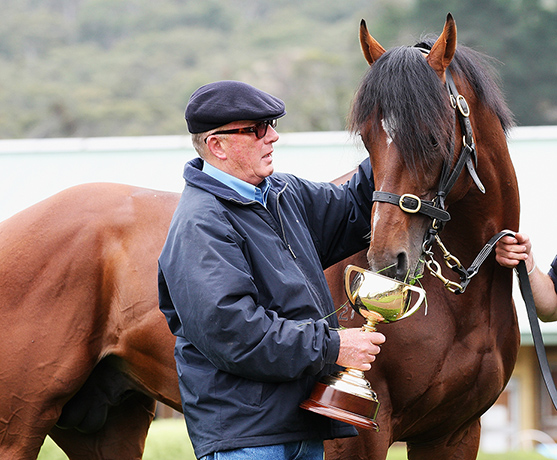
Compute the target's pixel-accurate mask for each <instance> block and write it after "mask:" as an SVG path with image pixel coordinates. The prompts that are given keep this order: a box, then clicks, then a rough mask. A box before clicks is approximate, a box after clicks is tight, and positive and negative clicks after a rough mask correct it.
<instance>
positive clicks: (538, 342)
mask: <svg viewBox="0 0 557 460" xmlns="http://www.w3.org/2000/svg"><path fill="white" fill-rule="evenodd" d="M507 235H508V236H513V237H514V236H515V232H513V231H511V230H503V231H502V232H499V233H497V235H495V236H494V237H493V238H491V239H490V240H489V242H488V243H487V244H486V245H485V246H484V248H483V249H482V251H481V252H480V253H479V254H478V256H477V257H476V259H475V260H474V262H473V263H472V265H471V266H470V268H469V270H471V271H473V274H472V276H473V275H475V274H476V273H477V271H478V270H479V268H480V265H481V264H482V262H483V261H484V260H485V259H486V258H487V256H488V255H489V253H490V252H491V251H492V250H493V248H494V247H495V244H496V243H497V241H499V240H500V239H501V238H503V237H504V236H507ZM516 272H517V274H518V282H519V285H520V294H521V295H522V299H524V304H525V306H526V313H527V314H528V322H529V323H530V331H531V332H532V338H533V339H534V348H535V349H536V355H537V357H538V364H539V366H540V372H541V374H542V378H543V381H544V383H545V387H546V388H547V392H548V393H549V397H550V398H551V402H552V403H553V407H555V409H557V388H556V387H555V382H554V381H553V376H552V375H551V369H550V367H549V362H548V360H547V354H546V353H545V345H544V342H543V336H542V332H541V329H540V323H539V319H538V315H537V314H536V303H535V302H534V295H533V293H532V286H531V285H530V278H529V277H528V270H527V269H526V263H525V262H524V261H523V260H521V261H520V262H519V263H518V266H517V267H516Z"/></svg>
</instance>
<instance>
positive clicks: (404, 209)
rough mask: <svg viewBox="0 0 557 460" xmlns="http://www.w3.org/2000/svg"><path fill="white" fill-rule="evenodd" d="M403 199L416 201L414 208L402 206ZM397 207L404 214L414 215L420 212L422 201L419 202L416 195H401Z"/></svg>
mask: <svg viewBox="0 0 557 460" xmlns="http://www.w3.org/2000/svg"><path fill="white" fill-rule="evenodd" d="M405 198H410V199H412V200H416V208H408V207H406V206H405V204H404V199H405ZM398 207H399V208H400V209H402V210H403V211H404V212H407V213H409V214H416V213H417V212H419V211H420V209H421V208H422V200H420V198H419V197H417V196H416V195H412V194H411V193H405V194H404V195H402V196H401V197H400V199H399V200H398Z"/></svg>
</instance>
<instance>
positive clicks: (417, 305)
mask: <svg viewBox="0 0 557 460" xmlns="http://www.w3.org/2000/svg"><path fill="white" fill-rule="evenodd" d="M405 288H406V290H407V291H414V292H417V293H418V299H417V300H416V303H415V304H414V306H413V307H412V308H410V309H409V310H408V311H407V312H406V313H404V315H402V316H401V317H400V318H399V319H404V318H407V317H409V316H410V315H413V314H414V313H416V310H417V309H418V308H420V306H421V305H422V302H423V301H424V299H425V291H424V290H423V289H422V288H420V287H417V286H412V285H411V284H407V285H406V286H405Z"/></svg>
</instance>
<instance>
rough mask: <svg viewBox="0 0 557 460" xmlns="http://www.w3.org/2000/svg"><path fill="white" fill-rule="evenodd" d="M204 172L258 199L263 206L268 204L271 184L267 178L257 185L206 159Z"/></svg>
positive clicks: (239, 191)
mask: <svg viewBox="0 0 557 460" xmlns="http://www.w3.org/2000/svg"><path fill="white" fill-rule="evenodd" d="M203 172H204V173H205V174H208V175H209V176H211V177H213V178H214V179H216V180H218V181H219V182H222V183H223V184H224V185H226V186H228V187H230V188H231V189H232V190H235V191H236V192H238V193H239V194H240V195H242V196H243V197H244V198H247V199H248V200H252V201H258V202H259V203H261V204H262V205H263V206H267V196H268V195H269V188H270V187H271V186H270V184H269V181H268V180H267V179H266V178H265V179H263V181H262V182H261V183H260V184H259V185H258V186H255V185H252V184H249V183H247V182H245V181H243V180H241V179H238V178H237V177H234V176H232V175H230V174H228V173H225V172H224V171H221V170H220V169H218V168H215V167H214V166H213V165H212V164H209V163H207V162H206V161H204V162H203Z"/></svg>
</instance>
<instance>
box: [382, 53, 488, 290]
mask: <svg viewBox="0 0 557 460" xmlns="http://www.w3.org/2000/svg"><path fill="white" fill-rule="evenodd" d="M418 49H419V50H420V51H422V52H424V53H426V54H427V53H429V50H425V49H421V48H418ZM446 86H447V91H448V93H449V98H450V102H451V106H452V107H453V109H454V110H455V113H456V117H457V119H458V121H459V124H460V127H461V131H462V133H463V139H462V149H461V151H460V155H459V157H458V159H456V163H455V159H454V143H453V144H451V155H450V156H451V162H450V163H449V161H447V160H445V162H444V163H443V167H442V170H441V178H440V180H439V186H438V189H437V194H436V195H435V198H434V199H433V200H431V201H428V200H421V199H420V198H419V197H418V196H416V195H413V194H410V193H405V194H403V195H397V194H395V193H390V192H383V191H375V192H373V197H372V200H373V201H378V202H382V203H390V204H394V205H396V206H398V207H399V208H400V209H401V210H402V211H404V212H406V213H410V214H415V213H420V214H423V215H425V216H428V217H430V218H431V220H432V221H431V224H430V226H429V228H428V230H427V231H426V234H425V236H424V241H423V244H422V249H423V252H424V254H425V255H426V256H428V257H429V260H427V261H426V265H427V267H428V269H429V271H430V272H431V274H432V275H434V276H435V277H437V278H438V279H440V280H441V281H442V282H443V284H444V285H445V287H446V288H447V289H448V290H449V291H451V292H454V293H455V294H461V293H463V292H464V291H465V289H466V286H467V285H468V283H469V281H470V278H471V277H472V276H474V275H475V274H476V273H477V270H478V269H479V265H478V266H477V267H476V261H474V264H472V266H471V267H470V269H468V270H466V269H465V268H464V267H463V266H462V265H461V263H460V262H459V260H458V259H457V258H456V257H454V256H453V255H452V254H450V253H449V251H447V249H446V248H445V246H444V245H443V243H442V242H441V239H440V238H439V232H440V231H441V230H442V229H443V227H444V225H445V223H446V222H448V221H449V220H450V219H451V216H450V214H449V212H448V211H446V210H445V198H446V197H447V195H448V194H449V193H450V191H451V190H452V188H453V186H454V184H455V183H456V181H457V180H458V178H459V177H460V175H461V173H462V171H463V170H464V166H466V168H467V170H468V173H469V174H470V177H471V178H472V180H473V181H474V183H475V184H476V186H477V187H478V189H479V190H480V191H481V192H482V193H485V187H484V186H483V184H482V182H481V181H480V178H479V177H478V174H477V173H476V169H475V168H476V166H477V162H478V156H477V153H476V145H475V143H474V136H473V132H472V124H471V123H470V118H469V117H470V107H469V106H468V103H467V102H466V99H465V98H464V96H462V95H461V94H459V92H458V90H457V88H456V85H455V83H454V80H453V77H452V75H451V72H450V71H447V72H446ZM453 163H454V167H452V168H451V165H452V164H453ZM434 242H436V243H437V244H438V246H439V247H440V249H441V251H442V252H443V258H444V259H445V264H446V265H447V266H448V267H449V268H451V269H452V270H453V271H455V272H456V273H458V275H459V276H460V280H461V283H460V284H459V283H455V282H453V281H450V280H449V279H447V278H445V277H444V276H443V275H442V273H441V266H440V265H439V263H438V262H437V261H436V260H435V259H434V258H433V250H432V246H433V243H434ZM494 244H495V243H493V245H494ZM488 245H489V243H488ZM488 245H486V247H487V246H488ZM492 248H493V246H491V249H492ZM485 249H486V248H484V251H485ZM491 249H490V250H489V252H491ZM484 251H482V252H481V253H480V255H479V256H478V257H480V256H481V255H482V253H483V252H484ZM489 252H488V254H489ZM486 257H487V254H486ZM483 260H485V257H484V259H483ZM483 260H481V262H479V264H481V263H482V262H483Z"/></svg>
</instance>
